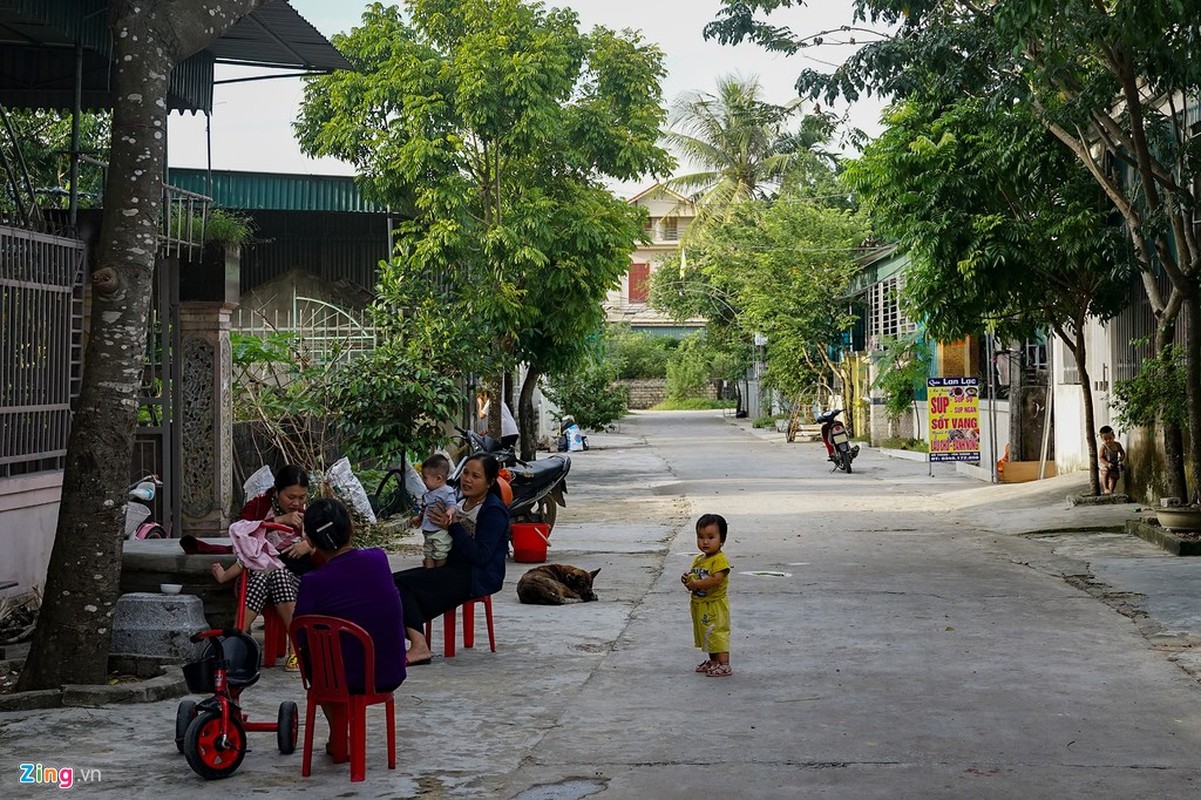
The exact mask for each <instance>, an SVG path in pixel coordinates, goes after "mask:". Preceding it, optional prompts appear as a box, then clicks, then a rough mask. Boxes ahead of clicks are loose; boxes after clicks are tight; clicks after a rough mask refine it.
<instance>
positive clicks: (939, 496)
mask: <svg viewBox="0 0 1201 800" xmlns="http://www.w3.org/2000/svg"><path fill="white" fill-rule="evenodd" d="M593 441H594V443H595V444H596V445H598V448H597V449H593V450H590V451H588V452H586V453H580V454H577V456H576V457H575V458H574V464H573V468H572V474H571V477H570V479H569V483H570V492H569V495H568V502H569V506H568V508H567V509H565V510H563V511H562V512H561V514H560V522H559V525H558V526H557V527H556V529H555V531H554V533H553V534H552V536H551V543H552V547H551V558H552V559H553V560H555V561H559V562H564V563H571V564H575V565H577V566H580V567H584V568H587V569H596V568H597V567H600V568H601V572H600V575H599V576H598V579H597V593H598V594H599V595H600V598H601V602H598V603H589V604H582V605H576V606H566V607H532V606H523V605H520V604H518V603H517V600H516V596H515V594H514V592H513V590H512V587H513V585H514V584H515V583H516V581H517V578H518V577H520V575H521V573H522V572H523V571H524V568H525V566H526V565H521V564H510V571H509V576H508V579H507V581H506V589H505V591H504V592H503V593H502V594H501V595H498V596H497V598H496V603H495V607H496V615H497V636H498V640H499V641H498V652H497V653H495V654H493V653H489V652H488V650H487V648H486V647H481V646H480V642H479V641H478V640H479V639H480V638H484V641H485V642H486V637H481V634H482V631H477V645H476V648H475V649H474V650H472V651H463V650H460V652H459V655H458V656H456V657H455V658H453V659H446V660H442V659H439V660H436V661H435V663H434V664H433V665H431V666H429V667H421V668H416V669H414V670H413V671H412V673H411V677H410V679H409V680H408V681H407V682H406V683H405V684H404V685H403V686H402V687H401V689H400V690H399V691H398V694H397V700H398V702H397V707H398V718H399V747H398V750H399V752H398V758H399V762H400V763H399V768H398V769H397V770H396V771H395V772H389V771H388V770H387V769H386V766H385V759H384V754H383V730H382V725H381V723H380V713H381V712H379V711H378V710H376V711H373V712H372V713H371V714H370V715H369V721H370V724H371V729H370V730H369V732H368V741H369V748H370V749H369V753H368V761H367V780H366V781H365V782H364V783H361V784H355V785H352V784H350V783H349V781H348V777H347V773H346V770H345V767H344V766H334V765H332V764H330V763H329V762H328V760H327V759H325V758H324V757H317V758H316V765H315V769H314V774H313V776H312V777H311V778H309V779H308V780H307V781H306V780H304V779H301V778H300V776H299V768H300V767H299V763H300V756H299V754H297V755H294V756H280V755H279V754H278V753H276V752H274V751H273V744H274V736H273V735H272V734H251V743H252V746H253V748H254V749H253V751H252V752H251V753H249V754H248V755H247V757H246V760H245V763H244V764H243V765H242V768H241V769H240V771H239V772H238V773H237V774H236V775H235V776H234V777H233V778H231V779H229V780H226V781H224V782H221V783H220V784H219V785H212V784H210V785H205V784H204V783H203V782H202V781H201V780H200V779H199V778H197V777H196V776H195V775H193V774H192V773H191V771H190V770H189V769H188V767H187V765H186V764H185V763H184V762H183V759H182V757H181V756H179V755H178V754H177V753H176V752H175V748H174V745H173V743H172V741H171V729H172V720H173V718H174V703H173V702H168V703H156V704H147V705H142V706H128V707H104V708H97V709H65V710H58V711H44V712H26V713H21V714H4V715H0V792H2V793H3V794H2V796H5V797H10V796H21V797H25V796H29V797H35V796H43V794H44V792H45V791H46V789H47V788H48V787H45V786H33V787H30V786H23V785H20V784H18V777H19V774H20V773H19V770H18V768H17V765H18V764H19V763H21V762H25V761H37V762H40V763H42V764H45V765H48V766H51V765H53V766H72V767H74V768H75V769H76V773H75V774H76V775H77V776H80V775H81V774H82V773H83V771H84V770H87V769H93V770H95V769H99V770H100V771H101V776H102V777H101V780H100V781H92V782H90V783H86V784H85V783H83V782H81V781H80V782H77V783H76V786H75V790H76V791H77V792H78V793H79V794H81V795H83V796H93V795H96V796H100V795H106V796H107V795H112V796H122V797H135V798H139V797H177V796H184V795H186V794H191V793H193V792H197V791H201V790H203V791H206V792H220V793H221V794H222V795H223V796H226V797H264V796H267V797H270V796H283V795H284V794H285V793H286V794H291V793H293V792H295V791H296V790H298V789H300V788H302V787H303V788H304V789H306V790H310V791H315V792H317V793H318V796H322V797H330V796H345V797H380V798H385V797H388V798H392V797H423V798H443V797H463V798H515V799H519V800H534V799H535V798H556V799H558V800H568V798H580V797H598V798H602V797H603V798H622V799H625V798H665V799H667V798H697V797H701V796H708V797H737V798H800V797H803V798H853V799H855V800H861V799H862V798H890V799H891V798H1133V797H1139V798H1156V797H1164V798H1167V797H1171V798H1178V797H1187V796H1191V795H1194V794H1196V792H1197V791H1198V781H1199V780H1201V767H1198V766H1197V762H1198V753H1201V693H1199V692H1201V689H1199V688H1198V684H1197V683H1196V682H1195V681H1194V680H1193V679H1192V678H1191V677H1189V675H1188V674H1186V672H1185V671H1184V670H1182V669H1181V668H1180V667H1179V666H1177V665H1176V664H1175V663H1173V661H1172V660H1171V659H1170V658H1169V654H1167V653H1165V652H1162V650H1160V649H1156V648H1155V647H1153V646H1152V645H1151V644H1150V643H1149V642H1148V640H1147V638H1145V637H1144V635H1143V634H1144V633H1145V632H1146V630H1145V627H1140V625H1139V624H1136V621H1134V620H1132V619H1131V618H1129V617H1127V616H1123V615H1122V614H1119V613H1116V611H1115V610H1114V607H1113V605H1112V604H1109V603H1106V602H1102V601H1101V600H1099V599H1098V598H1097V597H1096V596H1094V595H1093V594H1090V593H1088V592H1086V591H1082V590H1081V589H1078V588H1075V587H1074V586H1073V585H1072V584H1070V583H1069V582H1066V581H1064V580H1063V579H1062V578H1061V577H1060V574H1059V573H1060V572H1061V571H1062V572H1068V573H1069V574H1071V571H1072V569H1075V568H1076V566H1077V565H1083V568H1087V566H1088V564H1089V563H1090V559H1091V556H1090V555H1089V554H1088V553H1082V551H1081V548H1084V549H1085V550H1087V549H1088V547H1087V546H1085V545H1081V544H1080V543H1079V542H1078V541H1077V542H1076V543H1075V544H1074V545H1073V546H1071V547H1068V546H1066V545H1065V544H1064V541H1063V540H1062V539H1055V538H1054V537H1050V538H1047V537H1043V538H1039V537H1028V536H1020V535H1016V534H1018V533H1021V532H1023V531H1032V530H1039V528H1040V526H1041V523H1042V522H1044V521H1056V522H1057V521H1058V520H1059V518H1060V517H1062V516H1063V515H1064V513H1065V512H1064V511H1063V510H1062V509H1060V508H1058V506H1060V505H1062V493H1061V494H1060V496H1059V498H1058V501H1054V500H1051V499H1050V498H1048V497H1046V496H1045V490H1043V489H1040V488H1017V487H992V486H981V485H980V484H979V483H976V482H973V481H971V480H969V479H965V478H961V477H958V476H955V475H954V474H953V473H951V472H950V470H949V469H947V468H945V467H939V468H937V469H936V470H935V471H936V475H935V476H934V477H930V476H929V475H928V474H927V466H926V465H925V464H924V463H914V462H908V461H899V460H893V459H888V458H885V457H883V456H881V455H879V454H878V453H876V452H874V451H867V450H865V451H864V453H863V454H862V455H861V456H860V458H859V460H858V461H856V462H855V466H856V470H855V472H854V473H853V474H851V475H844V474H842V473H831V472H830V471H829V467H828V465H827V464H826V463H825V460H824V449H823V448H822V446H821V445H820V444H793V445H786V444H783V443H782V442H781V441H779V437H775V438H774V439H773V438H770V437H768V438H764V437H762V436H757V435H754V434H752V433H750V432H748V431H747V430H745V428H743V427H739V426H735V425H732V424H730V421H729V420H727V419H724V418H722V417H721V416H720V415H719V414H714V413H708V412H693V413H670V414H668V413H663V414H640V415H636V416H634V417H632V418H630V419H629V420H627V421H626V422H625V423H623V426H622V430H621V431H620V433H618V434H613V435H605V436H596V437H593ZM1061 485H1062V484H1061ZM707 511H713V512H718V513H722V514H724V515H725V516H726V517H727V518H728V519H729V521H730V525H731V530H730V539H729V542H728V543H727V548H726V550H727V553H728V555H729V558H730V560H731V562H732V564H733V568H734V575H733V576H732V584H731V590H730V592H731V603H732V609H733V628H734V635H733V642H732V651H731V661H732V664H733V667H734V675H733V676H732V677H730V678H726V679H715V678H707V677H704V676H701V675H697V674H695V673H694V672H693V671H692V668H693V666H694V665H695V664H696V663H697V662H698V661H699V660H700V654H699V653H698V652H697V651H695V650H694V649H693V648H692V642H691V629H690V626H689V620H688V597H687V594H686V592H685V590H684V589H683V588H682V587H681V586H680V584H679V580H678V579H679V575H680V573H681V572H682V571H683V570H684V568H685V566H686V565H687V563H688V561H689V559H690V558H691V557H692V555H693V554H694V551H695V548H694V537H693V527H692V522H693V520H695V518H696V517H697V516H698V515H699V514H701V513H704V512H707ZM1067 513H1072V514H1075V512H1067ZM1092 513H1093V512H1091V511H1088V512H1081V513H1080V514H1079V515H1077V516H1076V517H1075V519H1076V520H1077V521H1080V520H1085V519H1091V517H1089V515H1090V514H1092ZM1106 513H1108V514H1109V515H1110V516H1111V517H1112V515H1113V513H1114V512H1113V511H1112V510H1109V511H1107V512H1106ZM1050 527H1064V526H1062V525H1055V524H1051V525H1050ZM1111 538H1112V537H1111ZM1074 541H1075V540H1074ZM1097 541H1101V540H1097ZM1105 541H1107V542H1108V541H1110V540H1109V539H1107V540H1105ZM1113 546H1114V547H1117V548H1118V549H1119V550H1122V549H1123V548H1127V547H1132V548H1135V549H1136V550H1137V548H1139V547H1142V546H1143V545H1142V544H1138V545H1127V544H1125V543H1122V544H1120V545H1113ZM1148 547H1149V546H1148ZM1069 551H1070V552H1069ZM1136 555H1138V556H1140V557H1142V556H1146V558H1144V559H1143V560H1144V561H1145V562H1146V563H1147V564H1148V565H1150V566H1151V567H1155V566H1156V565H1159V564H1161V563H1163V562H1162V560H1161V559H1158V558H1155V557H1151V556H1150V555H1149V554H1147V553H1144V552H1142V551H1141V550H1140V551H1138V552H1137V553H1136ZM1105 557H1106V558H1107V559H1108V561H1106V563H1107V564H1108V565H1109V567H1108V568H1109V571H1110V572H1111V573H1113V574H1115V575H1119V574H1122V573H1123V569H1125V570H1126V573H1125V574H1128V575H1129V574H1131V570H1133V568H1132V567H1129V564H1127V562H1128V561H1130V560H1132V559H1126V560H1125V561H1123V560H1122V559H1120V558H1118V557H1117V556H1116V555H1115V553H1114V552H1113V551H1109V552H1107V554H1106V556H1105ZM1121 564H1127V566H1126V567H1122V566H1121ZM1061 567H1063V569H1061ZM1134 572H1137V573H1138V574H1139V575H1144V574H1147V573H1145V572H1138V571H1137V570H1134ZM1136 616H1137V615H1136ZM1184 618H1187V615H1186V616H1185V617H1184ZM480 622H481V623H482V621H480ZM481 627H482V625H481ZM435 639H436V641H435V648H437V647H439V646H440V644H439V642H440V635H436V637H435ZM288 698H292V699H296V700H298V701H301V700H302V698H301V694H300V691H299V686H298V681H297V679H296V678H295V677H294V676H291V675H287V674H285V673H282V672H280V671H279V670H267V671H265V673H264V677H263V680H262V681H261V682H260V683H259V685H257V686H255V687H253V688H252V689H251V690H250V691H248V692H247V694H246V705H247V707H248V709H249V710H250V712H251V714H252V716H254V717H256V718H273V717H274V708H275V704H278V702H279V701H280V700H283V699H288ZM324 735H325V729H324V724H323V723H318V731H317V740H318V741H323V739H324Z"/></svg>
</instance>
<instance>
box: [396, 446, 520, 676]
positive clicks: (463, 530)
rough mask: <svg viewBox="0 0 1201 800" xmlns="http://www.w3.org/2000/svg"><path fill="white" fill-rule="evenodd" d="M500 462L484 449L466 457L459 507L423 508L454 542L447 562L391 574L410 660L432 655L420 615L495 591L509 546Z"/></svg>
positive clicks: (425, 661) (432, 614)
mask: <svg viewBox="0 0 1201 800" xmlns="http://www.w3.org/2000/svg"><path fill="white" fill-rule="evenodd" d="M499 474H500V464H499V463H498V462H497V460H496V459H495V458H493V457H492V456H490V455H488V454H486V453H477V454H476V455H474V456H472V457H471V458H469V459H467V463H466V464H464V465H463V472H462V474H461V475H460V477H459V494H460V495H461V496H462V498H463V502H462V509H461V510H460V509H457V508H455V507H453V506H452V507H449V508H447V509H446V510H445V511H444V512H441V511H439V510H438V509H437V508H432V509H429V510H428V511H427V512H426V513H428V514H429V515H430V519H431V520H433V522H434V523H435V524H437V525H438V526H439V527H444V528H446V530H447V531H449V532H450V537H451V539H452V540H453V541H454V545H453V546H452V547H451V548H450V555H449V556H448V557H447V559H446V564H445V565H444V566H441V567H435V568H433V569H429V568H427V567H416V568H414V569H407V570H403V571H401V572H397V573H395V574H394V575H393V576H392V577H393V579H394V580H395V582H396V588H397V589H399V590H400V598H401V600H402V601H403V602H402V605H403V606H404V618H405V619H404V624H405V635H406V636H408V637H409V653H408V663H409V666H416V665H418V664H428V663H430V660H431V658H432V655H431V653H430V646H429V642H428V641H426V638H425V621H426V620H428V619H433V618H434V617H436V616H438V615H439V614H443V613H445V612H447V611H449V610H450V609H452V608H456V607H458V606H460V605H462V604H463V603H465V602H467V601H468V600H470V599H472V598H473V597H486V596H487V595H490V594H495V593H496V592H498V591H500V587H501V585H502V584H503V583H504V581H505V556H506V555H507V554H508V552H509V509H508V508H507V507H506V506H505V504H504V501H503V500H501V496H500V485H499V484H498V483H497V480H496V479H497V477H498V476H499Z"/></svg>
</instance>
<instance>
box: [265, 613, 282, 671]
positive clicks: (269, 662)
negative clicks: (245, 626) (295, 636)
mask: <svg viewBox="0 0 1201 800" xmlns="http://www.w3.org/2000/svg"><path fill="white" fill-rule="evenodd" d="M287 653H288V632H287V630H285V629H284V620H283V617H281V616H280V615H279V612H278V611H276V610H275V606H267V607H266V608H264V609H263V666H264V667H274V666H275V659H277V658H283V657H284V656H285V655H287Z"/></svg>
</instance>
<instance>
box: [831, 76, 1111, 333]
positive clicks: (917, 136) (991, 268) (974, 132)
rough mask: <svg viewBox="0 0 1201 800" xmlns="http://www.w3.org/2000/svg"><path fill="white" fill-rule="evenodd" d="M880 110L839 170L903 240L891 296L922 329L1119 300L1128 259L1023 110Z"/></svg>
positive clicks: (1004, 326)
mask: <svg viewBox="0 0 1201 800" xmlns="http://www.w3.org/2000/svg"><path fill="white" fill-rule="evenodd" d="M887 120H888V122H889V123H890V126H889V128H888V130H887V131H885V133H884V134H883V135H882V136H880V138H879V139H877V140H876V141H875V142H873V143H872V144H870V145H869V146H868V147H867V148H866V149H865V151H864V154H863V157H862V158H860V159H859V160H857V161H855V162H853V163H851V164H850V165H849V167H848V168H847V170H846V172H845V173H844V179H845V180H846V182H847V183H848V184H849V185H850V186H851V187H852V188H854V189H855V190H856V191H857V192H859V193H860V196H861V198H862V200H863V201H864V203H865V206H866V207H867V208H868V210H869V212H870V213H871V215H872V220H873V223H874V224H875V226H876V228H877V230H878V231H879V232H881V233H883V234H885V235H887V236H890V237H893V238H895V239H896V240H898V241H899V243H900V246H901V248H902V250H905V251H908V252H909V253H910V255H911V257H912V261H911V264H910V266H909V267H908V268H907V270H906V276H905V291H904V295H903V297H902V301H903V303H904V304H905V305H906V306H907V310H908V312H909V314H910V316H912V317H915V318H918V319H921V320H922V321H923V323H924V325H925V327H926V329H927V330H928V331H929V332H930V334H931V335H933V336H935V337H937V338H940V339H955V338H959V337H962V336H965V335H971V334H978V333H980V332H981V331H982V330H984V329H985V328H986V327H990V328H993V329H994V330H996V331H997V332H998V333H999V334H1000V335H1002V336H1004V337H1012V338H1025V337H1027V336H1030V335H1033V333H1034V331H1035V330H1037V329H1038V328H1043V327H1050V328H1054V329H1055V330H1056V331H1058V332H1061V333H1063V332H1067V331H1074V330H1078V329H1079V326H1080V323H1082V322H1083V320H1085V319H1087V318H1088V317H1097V318H1099V319H1101V320H1105V319H1108V318H1110V317H1112V316H1113V315H1114V314H1116V313H1117V312H1118V311H1119V310H1120V308H1121V306H1122V303H1123V301H1124V299H1125V292H1126V289H1127V286H1128V285H1129V283H1128V282H1129V275H1130V274H1131V273H1132V272H1133V271H1134V265H1133V262H1132V260H1131V258H1130V253H1129V248H1128V247H1126V244H1125V234H1124V233H1123V231H1122V230H1121V228H1119V227H1117V226H1115V225H1113V224H1112V222H1111V220H1110V218H1109V213H1110V209H1109V207H1108V206H1107V205H1106V204H1103V203H1099V202H1098V195H1097V191H1096V185H1095V183H1094V182H1093V179H1092V177H1091V176H1090V175H1089V173H1088V172H1087V170H1085V169H1084V167H1082V166H1081V165H1080V164H1079V163H1078V162H1077V161H1076V160H1075V158H1074V157H1073V156H1072V154H1071V153H1070V152H1069V151H1068V150H1066V149H1065V148H1063V147H1062V145H1061V144H1060V143H1059V142H1057V141H1056V140H1055V139H1054V137H1053V136H1051V134H1049V133H1048V132H1047V131H1046V130H1045V129H1044V128H1042V127H1040V126H1039V125H1038V123H1037V121H1036V120H1035V119H1034V118H1032V117H1031V115H1030V114H1028V113H1026V112H1024V111H1023V110H1022V109H1021V108H1020V107H1019V108H1011V109H1004V110H998V109H996V108H993V107H991V105H990V104H989V103H988V102H986V101H984V100H980V99H976V98H963V99H960V100H959V101H957V102H955V103H953V104H926V103H922V102H918V101H916V100H913V101H910V102H908V103H903V104H900V105H898V106H896V107H894V108H893V109H892V110H891V111H890V112H889V114H888V116H887Z"/></svg>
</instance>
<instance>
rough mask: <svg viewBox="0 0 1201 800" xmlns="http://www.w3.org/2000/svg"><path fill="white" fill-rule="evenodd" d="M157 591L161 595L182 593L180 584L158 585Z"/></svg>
mask: <svg viewBox="0 0 1201 800" xmlns="http://www.w3.org/2000/svg"><path fill="white" fill-rule="evenodd" d="M158 590H159V591H160V592H162V593H163V594H179V593H180V592H182V591H183V584H182V583H160V584H159V585H158Z"/></svg>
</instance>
